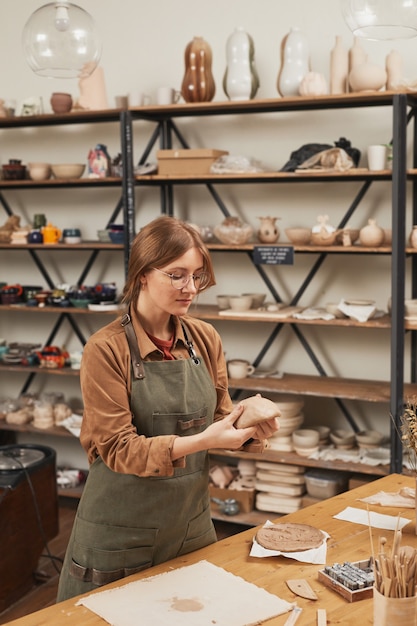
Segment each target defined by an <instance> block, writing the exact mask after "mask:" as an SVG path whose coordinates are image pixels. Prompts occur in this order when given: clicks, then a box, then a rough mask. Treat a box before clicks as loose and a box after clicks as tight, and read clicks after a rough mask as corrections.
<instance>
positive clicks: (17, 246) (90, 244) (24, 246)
mask: <svg viewBox="0 0 417 626" xmlns="http://www.w3.org/2000/svg"><path fill="white" fill-rule="evenodd" d="M0 250H44V251H45V252H50V251H51V250H53V251H54V252H55V251H62V250H112V251H113V250H124V245H123V244H122V243H110V242H109V243H103V242H102V241H82V242H81V243H72V244H69V243H57V244H44V243H0Z"/></svg>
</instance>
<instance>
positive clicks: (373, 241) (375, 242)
mask: <svg viewBox="0 0 417 626" xmlns="http://www.w3.org/2000/svg"><path fill="white" fill-rule="evenodd" d="M384 239H385V232H384V229H383V228H381V227H380V226H378V224H377V223H376V220H372V219H370V220H368V224H367V225H366V226H364V227H363V228H361V230H360V231H359V241H360V243H361V245H362V246H366V247H367V248H378V247H379V246H381V245H382V244H383V243H384Z"/></svg>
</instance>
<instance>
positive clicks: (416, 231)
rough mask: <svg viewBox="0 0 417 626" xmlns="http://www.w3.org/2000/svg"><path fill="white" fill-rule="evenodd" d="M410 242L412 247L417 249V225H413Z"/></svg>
mask: <svg viewBox="0 0 417 626" xmlns="http://www.w3.org/2000/svg"><path fill="white" fill-rule="evenodd" d="M409 244H410V246H411V247H412V248H414V249H417V226H413V229H412V231H411V233H410V237H409Z"/></svg>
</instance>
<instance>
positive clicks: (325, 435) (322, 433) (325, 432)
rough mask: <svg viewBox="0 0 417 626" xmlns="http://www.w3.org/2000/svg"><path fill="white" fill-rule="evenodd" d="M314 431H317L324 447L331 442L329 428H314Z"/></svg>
mask: <svg viewBox="0 0 417 626" xmlns="http://www.w3.org/2000/svg"><path fill="white" fill-rule="evenodd" d="M311 428H312V430H317V432H318V434H319V443H320V444H321V445H324V444H326V443H327V442H328V440H329V435H330V428H329V427H328V426H312V427H311Z"/></svg>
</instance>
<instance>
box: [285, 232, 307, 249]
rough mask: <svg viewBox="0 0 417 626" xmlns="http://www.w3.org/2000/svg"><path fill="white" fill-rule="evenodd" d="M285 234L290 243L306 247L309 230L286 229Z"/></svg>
mask: <svg viewBox="0 0 417 626" xmlns="http://www.w3.org/2000/svg"><path fill="white" fill-rule="evenodd" d="M285 234H286V235H287V237H288V239H289V240H290V241H291V243H295V244H296V245H299V246H306V245H308V244H309V243H310V239H311V228H286V229H285Z"/></svg>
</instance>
